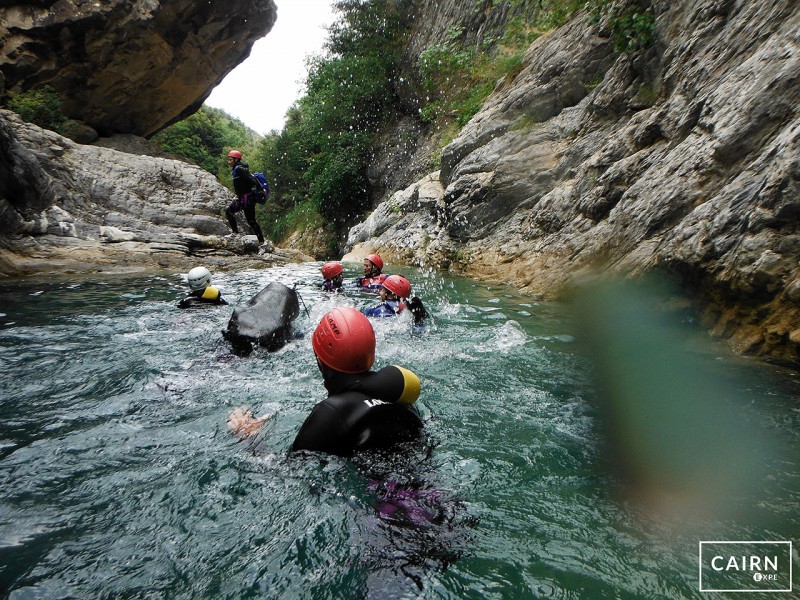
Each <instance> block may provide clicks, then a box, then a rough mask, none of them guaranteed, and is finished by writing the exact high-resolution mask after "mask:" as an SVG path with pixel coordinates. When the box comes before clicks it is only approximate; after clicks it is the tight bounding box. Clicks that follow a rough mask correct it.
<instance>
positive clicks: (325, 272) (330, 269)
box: [322, 262, 343, 279]
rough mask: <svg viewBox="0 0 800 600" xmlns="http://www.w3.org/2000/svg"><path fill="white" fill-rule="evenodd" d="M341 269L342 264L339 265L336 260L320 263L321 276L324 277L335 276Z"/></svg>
mask: <svg viewBox="0 0 800 600" xmlns="http://www.w3.org/2000/svg"><path fill="white" fill-rule="evenodd" d="M342 271H343V269H342V265H340V264H339V263H337V262H329V263H325V264H324V265H322V276H323V277H324V278H325V279H330V278H331V277H336V276H337V275H338V274H339V273H341V272H342Z"/></svg>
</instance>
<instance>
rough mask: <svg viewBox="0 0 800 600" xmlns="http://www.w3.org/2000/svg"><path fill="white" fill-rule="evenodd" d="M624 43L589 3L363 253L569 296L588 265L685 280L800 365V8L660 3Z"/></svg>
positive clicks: (381, 213) (786, 1)
mask: <svg viewBox="0 0 800 600" xmlns="http://www.w3.org/2000/svg"><path fill="white" fill-rule="evenodd" d="M651 9H652V11H653V14H654V15H655V23H656V28H655V42H654V44H653V45H652V46H651V47H650V48H649V49H647V50H644V51H639V52H635V53H619V52H618V51H617V50H616V49H615V47H614V44H613V41H612V37H611V34H610V30H609V23H608V22H607V21H601V22H600V23H592V22H591V20H590V19H589V18H588V17H587V15H585V14H578V15H577V16H576V17H575V18H573V19H572V21H571V22H570V23H569V24H567V25H566V26H565V27H563V28H561V29H560V30H558V31H555V32H553V33H551V34H549V35H546V36H544V37H542V38H540V39H539V40H537V41H536V42H534V44H533V45H532V46H531V48H530V49H529V51H528V53H527V55H526V57H525V61H524V65H523V68H522V70H521V72H520V73H519V74H518V75H517V76H516V77H514V78H513V79H510V80H506V81H501V82H499V83H498V85H497V88H496V89H495V92H494V93H493V94H492V95H491V97H490V98H489V99H488V100H487V102H486V103H485V104H484V106H483V109H482V110H481V111H480V112H479V113H478V114H477V115H476V116H475V117H474V118H473V119H472V120H471V121H470V122H469V123H468V124H467V125H466V126H465V127H464V129H463V130H462V131H461V133H460V134H459V136H458V137H457V138H456V139H455V140H454V141H453V142H452V143H450V144H449V145H447V146H446V147H445V148H444V150H443V152H442V161H441V170H440V171H437V172H434V173H431V174H429V175H428V176H426V177H424V178H423V179H421V180H420V181H417V182H415V183H413V184H411V185H410V186H408V187H406V188H405V189H403V190H400V191H397V192H396V193H394V194H393V195H392V196H391V197H390V198H389V199H388V200H386V201H384V202H383V203H382V204H381V205H380V206H378V207H377V208H376V210H375V211H374V212H373V213H372V214H371V215H370V217H369V218H368V219H367V220H366V221H365V222H364V223H362V224H360V225H358V226H356V227H354V228H353V229H352V230H351V232H350V235H349V239H348V242H347V249H348V250H350V251H351V254H350V255H349V256H358V255H359V254H363V253H364V252H366V251H367V250H376V251H378V252H380V253H381V254H382V255H384V256H385V257H387V258H389V259H390V260H393V261H406V262H410V263H414V264H420V265H431V266H435V267H439V268H448V269H456V270H459V271H462V272H464V273H465V274H467V275H470V276H474V277H485V278H491V279H494V280H499V281H504V282H508V283H511V284H513V285H516V286H518V287H519V288H520V289H521V290H523V291H525V292H527V293H530V294H535V295H540V296H542V297H555V296H557V295H558V294H560V293H561V292H562V290H564V289H565V287H567V286H569V285H570V284H571V283H572V282H574V281H575V280H576V278H579V277H580V276H581V275H583V274H587V273H597V272H603V273H613V274H622V275H625V276H637V275H641V274H644V273H648V272H652V271H660V272H663V273H667V274H668V275H669V276H671V277H673V278H674V279H675V280H676V281H678V283H679V284H680V285H681V286H682V288H683V289H684V291H686V292H687V293H688V294H689V296H690V297H692V298H693V299H694V300H695V301H696V302H697V304H698V306H699V310H700V312H701V314H702V315H703V320H704V323H705V325H706V326H707V327H708V328H709V330H710V331H711V332H712V333H715V334H719V335H722V336H724V337H726V338H728V339H730V341H731V343H732V346H733V348H734V349H735V350H736V351H737V352H740V353H745V354H755V355H763V356H773V357H777V358H781V359H785V360H788V361H795V362H796V361H798V360H800V231H799V230H798V224H800V220H798V216H800V143H799V140H800V111H799V110H798V107H800V83H798V82H800V36H799V35H798V32H800V5H798V4H797V3H796V2H793V1H792V0H777V1H775V2H768V3H761V2H752V1H740V2H734V1H727V0H726V1H721V2H720V1H718V0H691V1H687V2H680V3H674V2H667V1H654V2H652V7H651Z"/></svg>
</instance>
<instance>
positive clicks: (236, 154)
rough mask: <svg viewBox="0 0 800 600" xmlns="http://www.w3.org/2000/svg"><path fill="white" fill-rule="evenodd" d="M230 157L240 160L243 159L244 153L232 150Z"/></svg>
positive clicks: (229, 153)
mask: <svg viewBox="0 0 800 600" xmlns="http://www.w3.org/2000/svg"><path fill="white" fill-rule="evenodd" d="M228 156H232V157H233V158H238V159H239V160H241V159H242V153H241V152H239V151H238V150H231V151H230V152H228Z"/></svg>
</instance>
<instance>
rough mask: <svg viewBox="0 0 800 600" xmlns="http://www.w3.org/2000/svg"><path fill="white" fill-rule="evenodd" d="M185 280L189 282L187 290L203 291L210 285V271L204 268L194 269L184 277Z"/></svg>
mask: <svg viewBox="0 0 800 600" xmlns="http://www.w3.org/2000/svg"><path fill="white" fill-rule="evenodd" d="M186 280H187V281H188V282H189V289H191V290H192V291H193V292H196V291H197V290H202V289H205V288H206V287H208V286H209V285H210V284H211V271H209V270H208V269H206V268H205V267H195V268H194V269H192V270H191V271H189V274H188V275H186Z"/></svg>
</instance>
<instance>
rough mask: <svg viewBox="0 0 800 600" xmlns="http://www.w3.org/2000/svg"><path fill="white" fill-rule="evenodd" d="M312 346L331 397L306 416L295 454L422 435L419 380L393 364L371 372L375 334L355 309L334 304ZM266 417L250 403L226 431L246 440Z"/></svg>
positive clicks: (346, 452) (340, 451)
mask: <svg viewBox="0 0 800 600" xmlns="http://www.w3.org/2000/svg"><path fill="white" fill-rule="evenodd" d="M311 346H312V348H313V350H314V354H315V356H316V360H317V366H318V367H319V370H320V372H321V373H322V378H323V381H324V384H325V389H326V390H327V391H328V397H327V398H325V399H324V400H323V401H322V402H319V403H318V404H317V405H316V406H315V407H314V408H313V410H312V411H311V414H309V415H308V417H307V418H306V420H305V422H304V423H303V425H302V426H301V428H300V431H299V432H298V434H297V437H296V438H295V440H294V443H292V447H291V451H292V452H297V451H300V450H309V451H316V452H325V453H328V454H335V455H338V456H350V455H352V454H353V453H354V452H357V451H359V450H367V449H374V448H386V447H389V446H393V445H395V444H398V443H402V442H405V441H409V440H413V439H415V438H417V437H419V435H420V434H421V432H422V426H423V425H422V419H420V416H419V413H418V412H417V410H416V409H415V408H414V406H413V404H414V402H416V400H417V398H419V394H420V387H421V386H420V381H419V378H418V377H417V376H416V375H415V374H414V373H412V372H411V371H409V370H408V369H404V368H403V367H399V366H394V365H393V366H389V367H384V368H382V369H380V370H378V371H371V370H370V369H371V368H372V366H373V364H374V363H375V332H374V330H373V329H372V325H371V324H370V322H369V319H367V318H366V317H365V316H364V315H363V314H361V313H360V312H358V311H357V310H355V309H354V308H349V307H342V308H334V309H332V310H330V311H329V312H327V313H326V314H325V315H324V316H323V317H322V320H321V321H320V322H319V325H317V328H316V330H315V331H314V334H313V335H312V338H311ZM268 418H269V417H262V418H261V419H256V418H254V417H253V415H252V412H250V410H249V409H247V408H246V407H243V408H237V409H235V410H234V411H233V412H232V413H231V415H230V416H229V418H228V430H229V431H230V432H231V433H233V434H234V435H237V436H238V437H240V438H245V437H248V436H251V435H254V434H256V433H258V432H259V431H260V429H261V426H262V425H263V423H264V422H266V420H267V419H268Z"/></svg>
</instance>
